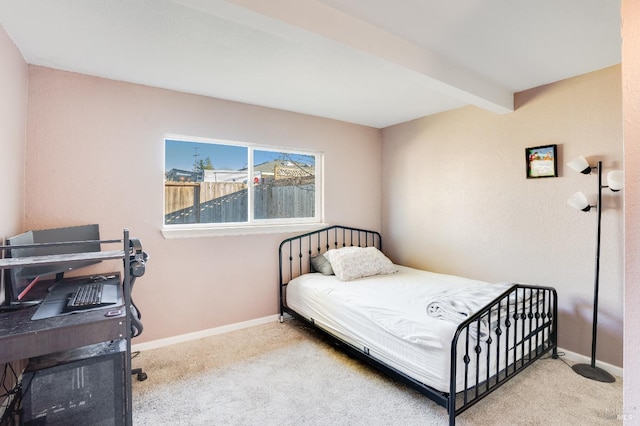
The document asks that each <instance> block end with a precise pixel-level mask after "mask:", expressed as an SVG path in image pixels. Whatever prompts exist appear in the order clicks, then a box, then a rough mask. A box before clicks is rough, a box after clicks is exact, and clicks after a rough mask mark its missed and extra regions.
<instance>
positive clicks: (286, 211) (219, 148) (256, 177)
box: [163, 137, 322, 230]
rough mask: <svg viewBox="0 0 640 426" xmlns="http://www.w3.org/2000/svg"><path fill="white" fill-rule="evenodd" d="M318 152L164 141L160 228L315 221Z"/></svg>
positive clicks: (318, 195)
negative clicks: (161, 222)
mask: <svg viewBox="0 0 640 426" xmlns="http://www.w3.org/2000/svg"><path fill="white" fill-rule="evenodd" d="M321 165H322V154H321V153H319V152H309V151H306V152H305V151H298V150H290V149H281V148H275V147H268V146H260V145H254V144H247V143H241V142H228V141H219V140H205V139H199V138H189V139H187V138H182V137H167V138H166V139H165V179H164V222H163V223H164V230H167V229H169V230H170V229H174V228H175V229H203V228H215V229H226V228H236V229H237V228H250V227H265V226H268V225H287V224H289V225H291V224H314V223H315V224H317V223H319V222H320V221H321V212H322V206H321V200H322V197H321V188H320V182H321V181H322V180H321V172H322V170H321Z"/></svg>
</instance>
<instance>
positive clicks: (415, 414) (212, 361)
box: [133, 320, 622, 426]
mask: <svg viewBox="0 0 640 426" xmlns="http://www.w3.org/2000/svg"><path fill="white" fill-rule="evenodd" d="M133 366H134V367H137V366H141V367H143V368H144V369H145V371H146V372H147V373H148V375H149V378H148V379H147V380H146V381H144V382H138V381H136V380H134V382H133V421H134V424H135V425H136V426H147V425H148V426H156V425H284V424H286V425H446V424H448V423H447V422H448V418H447V414H446V411H445V409H444V408H442V407H440V406H438V405H436V404H434V403H433V402H431V401H430V400H429V399H427V398H426V397H424V396H422V395H421V394H419V393H417V392H415V391H413V390H411V389H409V388H407V387H405V386H403V385H401V384H398V383H395V382H394V381H392V380H390V379H388V378H386V377H385V376H383V375H380V374H379V373H378V372H376V371H374V370H372V369H370V368H369V367H367V366H364V365H363V364H361V363H360V362H358V361H357V360H354V359H352V358H350V357H348V356H347V355H345V354H343V353H342V352H340V351H338V350H335V349H334V348H333V347H332V346H330V345H329V344H327V343H326V342H325V341H324V340H323V339H321V338H320V337H319V336H317V334H316V333H315V332H314V331H312V330H309V329H307V328H306V327H304V326H302V325H301V323H300V322H298V321H295V320H292V321H288V322H286V323H284V324H280V323H276V322H274V323H269V324H265V325H261V326H257V327H252V328H249V329H244V330H240V331H234V332H231V333H226V334H222V335H218V336H213V337H208V338H206V339H200V340H197V341H192V342H188V343H183V344H179V345H173V346H169V347H165V348H160V349H154V350H149V351H145V352H142V353H140V355H138V356H137V357H136V358H134V360H133ZM621 414H622V381H621V379H618V380H617V381H616V382H615V383H611V384H608V383H599V382H594V381H591V380H588V379H585V378H583V377H581V376H579V375H577V374H576V373H574V372H573V370H571V368H570V367H568V366H567V365H566V364H565V363H564V362H563V361H562V360H554V359H550V358H549V359H543V360H539V361H537V362H536V363H534V364H533V365H532V366H531V367H530V368H528V369H527V370H526V371H524V372H523V373H521V374H520V375H519V376H517V377H515V378H514V379H512V380H511V381H510V382H508V383H506V384H505V385H503V386H502V387H501V388H500V389H498V390H497V391H495V392H494V393H493V394H491V395H490V396H488V397H487V398H485V399H484V400H483V401H481V402H480V403H479V404H477V405H476V406H474V407H472V408H470V409H469V410H468V411H466V412H465V413H463V414H461V415H460V416H458V418H457V422H456V424H457V425H460V426H469V425H478V426H479V425H482V426H485V425H545V426H546V425H563V426H564V425H618V424H621V421H619V420H618V416H619V415H621Z"/></svg>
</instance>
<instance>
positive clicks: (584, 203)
mask: <svg viewBox="0 0 640 426" xmlns="http://www.w3.org/2000/svg"><path fill="white" fill-rule="evenodd" d="M567 166H569V167H571V168H572V169H573V170H575V171H578V172H580V173H584V174H587V175H588V174H590V173H591V171H592V170H594V169H595V170H597V171H598V201H597V203H596V205H595V206H592V205H590V204H589V201H588V200H587V197H586V196H585V195H584V194H583V193H582V192H576V193H575V194H573V195H572V196H571V197H570V198H569V200H568V201H567V202H568V203H569V205H571V206H572V207H575V208H576V209H578V210H582V211H584V212H588V211H589V210H591V208H593V207H595V208H596V214H597V216H598V219H597V220H598V231H597V234H596V270H595V280H594V290H593V324H592V327H593V328H592V331H591V364H575V365H573V367H572V368H573V371H575V372H576V373H578V374H580V375H582V376H584V377H586V378H588V379H591V380H597V381H599V382H607V383H611V382H615V380H616V379H615V378H614V377H613V376H612V375H611V374H609V373H608V372H607V371H605V370H603V369H602V368H599V367H596V339H597V334H598V287H599V281H600V228H601V221H602V220H601V219H602V189H603V188H609V189H610V190H611V191H613V192H617V191H620V190H621V189H622V187H623V185H624V176H623V174H622V171H620V170H614V171H611V172H609V173H608V174H607V184H608V186H605V185H602V161H598V165H597V166H596V167H592V166H591V165H589V163H588V162H587V160H586V159H585V158H584V157H582V156H580V157H578V158H576V159H575V160H573V161H571V162H569V163H567Z"/></svg>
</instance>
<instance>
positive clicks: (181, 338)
mask: <svg viewBox="0 0 640 426" xmlns="http://www.w3.org/2000/svg"><path fill="white" fill-rule="evenodd" d="M279 318H280V315H271V316H268V317H263V318H256V319H254V320H249V321H244V322H239V323H235V324H229V325H223V326H222V327H216V328H209V329H207V330H201V331H195V332H193V333H187V334H181V335H178V336H172V337H167V338H166V339H158V340H152V341H149V342H143V343H136V344H133V345H131V350H132V351H134V352H136V351H148V350H149V349H157V348H162V347H164V346H169V345H174V344H176V343H184V342H188V341H190V340H197V339H202V338H203V337H209V336H215V335H217V334H223V333H228V332H230V331H236V330H242V329H243V328H249V327H254V326H256V325H261V324H266V323H269V322H275V321H278V319H279Z"/></svg>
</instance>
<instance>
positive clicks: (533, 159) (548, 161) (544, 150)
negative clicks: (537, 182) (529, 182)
mask: <svg viewBox="0 0 640 426" xmlns="http://www.w3.org/2000/svg"><path fill="white" fill-rule="evenodd" d="M557 154H558V152H557V145H543V146H534V147H533V148H526V149H525V155H526V161H527V179H533V178H545V177H558V155H557Z"/></svg>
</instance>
